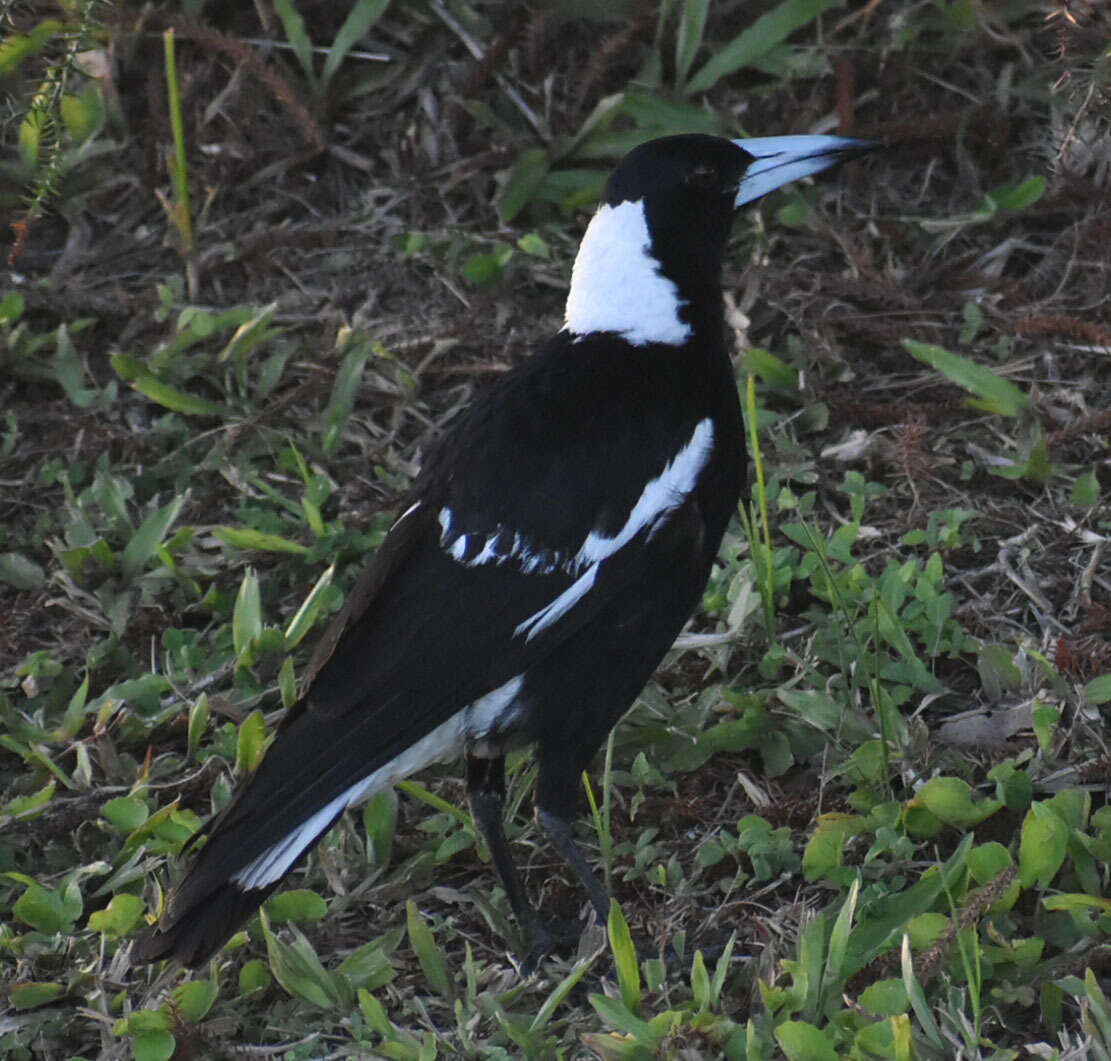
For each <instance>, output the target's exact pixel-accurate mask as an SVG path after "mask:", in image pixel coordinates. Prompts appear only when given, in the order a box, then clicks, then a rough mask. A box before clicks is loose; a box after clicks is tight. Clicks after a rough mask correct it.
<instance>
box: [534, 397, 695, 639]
mask: <svg viewBox="0 0 1111 1061" xmlns="http://www.w3.org/2000/svg"><path fill="white" fill-rule="evenodd" d="M713 445H714V422H713V421H712V420H711V419H710V418H709V417H707V418H706V419H705V420H700V421H699V422H698V424H697V425H696V426H695V429H694V433H693V434H692V435H691V437H690V440H689V441H688V442H687V443H686V444H685V445H684V446H683V448H682V449H681V450H679V452H678V453H676V454H675V456H674V457H672V458H671V460H670V461H668V462H667V466H666V467H665V468H664V470H663V471H662V472H660V474H659V475H657V476H656V478H655V479H651V480H649V482H648V484H647V485H646V486H645V487H644V489H643V490H642V491H641V492H640V497H638V498H637V501H636V504H635V505H633V508H632V511H631V512H630V513H629V518H628V519H627V520H626V521H625V525H624V526H623V527H622V528H621V529H620V530H619V531H618V532H617V533H616V534H615V535H614V536H613V537H612V538H611V537H609V536H608V535H605V534H600V533H599V532H598V531H596V530H593V531H591V532H590V533H589V534H588V535H587V536H586V540H585V541H584V542H583V543H582V546H581V547H580V548H579V551H578V552H577V553H576V554H575V557H574V561H573V565H574V568H573V569H574V570H582V568H583V566H584V565H588V566H586V570H585V571H584V572H583V574H582V575H580V576H579V577H578V578H577V579H576V580H575V581H574V582H573V583H572V584H571V585H570V586H568V587H567V589H565V590H564V591H563V592H562V593H561V594H560V595H559V596H558V597H556V598H555V600H553V601H552V602H551V603H550V604H547V605H545V606H544V607H543V608H541V609H540V611H538V612H534V613H533V614H532V615H530V616H529V617H528V618H527V619H526V620H525V621H524V622H523V623H521V624H520V625H519V626H518V627H517V628H516V629H515V630H514V631H513V636H514V637H520V636H521V634H525V635H526V636H525V641H526V642H528V641H531V640H532V639H533V638H534V637H535V636H536V635H537V634H539V633H540V632H541V631H543V630H546V629H547V628H548V627H549V626H551V625H552V624H553V623H555V622H557V621H558V620H559V619H560V618H562V617H563V616H564V615H566V614H567V612H568V611H570V609H571V608H572V607H574V605H576V604H577V603H578V602H579V601H580V600H582V598H583V597H584V596H585V595H586V594H587V592H588V591H589V590H591V589H593V587H594V583H595V581H596V580H597V578H598V567H599V565H600V564H601V563H602V562H603V561H604V560H606V559H608V558H609V557H611V556H613V554H614V553H616V552H617V551H618V550H619V549H621V548H623V547H624V546H626V545H628V543H629V542H631V541H632V540H633V538H635V537H636V536H637V535H638V534H639V533H640V532H641V531H642V530H643V529H644V528H645V527H652V526H653V525H654V524H656V523H657V522H658V521H659V520H660V519H661V518H662V517H663V516H665V515H666V514H667V513H668V512H670V511H671V510H672V509H675V508H678V507H679V506H680V505H681V504H682V503H683V500H684V498H686V497H687V495H688V494H690V492H691V491H692V490H693V489H694V487H695V484H696V483H697V482H698V477H699V475H701V474H702V469H703V468H705V467H706V462H707V461H708V460H709V459H710V452H711V450H712V449H713Z"/></svg>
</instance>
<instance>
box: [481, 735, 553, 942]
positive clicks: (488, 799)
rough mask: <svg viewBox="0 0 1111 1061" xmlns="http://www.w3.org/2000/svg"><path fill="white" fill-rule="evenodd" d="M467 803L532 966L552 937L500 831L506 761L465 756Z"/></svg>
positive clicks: (499, 758) (503, 806) (502, 830)
mask: <svg viewBox="0 0 1111 1061" xmlns="http://www.w3.org/2000/svg"><path fill="white" fill-rule="evenodd" d="M466 761H467V802H468V803H469V804H470V807H471V817H472V818H474V822H475V825H477V826H478V831H479V832H480V833H482V837H483V839H484V840H485V841H486V846H487V847H488V848H490V856H491V857H492V858H493V860H494V868H495V869H496V870H497V871H498V876H500V877H501V879H502V884H503V885H504V887H505V894H506V896H507V897H508V899H509V905H510V906H511V907H512V909H513V916H514V917H516V919H517V924H518V925H519V926H520V928H521V934H522V936H523V937H524V949H525V960H526V962H527V963H532V962H533V961H535V960H536V959H538V958H540V957H542V956H543V955H544V954H546V953H547V952H548V951H549V950H550V949H551V944H552V938H551V933H549V932H548V930H547V928H546V927H545V925H544V923H543V922H542V921H541V920H540V917H539V915H538V914H537V913H536V911H535V910H534V909H533V907H532V903H530V902H529V900H528V896H527V895H526V894H525V888H524V885H523V884H522V883H521V877H520V874H519V873H518V872H517V867H516V866H515V865H514V864H513V859H512V858H511V857H510V854H509V844H508V843H507V842H506V839H505V830H504V829H503V828H502V814H503V812H504V809H505V759H504V757H501V756H499V757H498V758H496V759H480V758H478V757H477V756H472V755H468V756H467V760H466Z"/></svg>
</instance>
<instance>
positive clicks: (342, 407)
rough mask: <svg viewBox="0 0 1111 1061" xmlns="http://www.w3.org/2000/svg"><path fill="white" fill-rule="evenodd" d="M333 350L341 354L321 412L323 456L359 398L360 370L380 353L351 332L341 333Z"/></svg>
mask: <svg viewBox="0 0 1111 1061" xmlns="http://www.w3.org/2000/svg"><path fill="white" fill-rule="evenodd" d="M336 346H337V347H342V348H343V350H344V354H343V360H342V361H341V362H340V366H339V369H338V370H337V372H336V379H335V382H334V383H333V384H332V395H331V397H330V398H329V399H328V408H327V409H326V410H325V411H324V422H325V424H326V425H327V427H326V428H325V430H324V441H323V443H322V445H323V447H324V452H325V453H328V454H332V453H334V452H335V450H336V447H337V446H338V445H339V443H340V439H341V438H342V437H343V430H344V427H345V426H346V425H347V419H348V417H349V416H350V415H351V410H352V409H354V408H355V400H356V398H358V396H359V388H360V387H361V386H362V382H363V370H364V369H365V367H366V363H367V361H368V360H369V359H370V358H371V357H373V356H374V354H375V353H376V352H377V351H378V350H379V349H381V348H380V347H379V346H378V345H377V344H376V343H373V342H371V341H370V340H369V339H366V338H361V337H359V336H358V335H356V334H355V333H352V332H341V334H340V338H339V340H337V342H336Z"/></svg>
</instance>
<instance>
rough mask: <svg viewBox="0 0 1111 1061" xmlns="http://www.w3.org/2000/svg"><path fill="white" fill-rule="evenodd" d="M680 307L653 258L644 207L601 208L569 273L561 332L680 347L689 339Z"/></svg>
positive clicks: (639, 204)
mask: <svg viewBox="0 0 1111 1061" xmlns="http://www.w3.org/2000/svg"><path fill="white" fill-rule="evenodd" d="M684 305H686V303H685V302H684V300H683V299H681V298H680V297H679V289H678V288H677V287H676V286H675V284H674V283H673V282H672V281H671V280H669V279H668V278H667V277H666V276H664V275H663V274H662V273H661V272H660V263H659V261H658V259H657V258H656V257H655V255H653V253H652V237H651V235H650V234H649V232H648V220H647V218H646V217H645V216H644V201H643V200H642V199H637V200H636V201H634V202H624V203H618V204H617V206H610V205H608V204H604V205H603V206H602V207H600V208H599V210H598V212H597V213H596V214H595V215H594V217H593V219H592V220H591V222H590V224H589V225H588V226H587V229H586V233H585V234H584V235H583V241H582V244H581V246H580V247H579V253H578V255H577V256H576V258H575V266H574V268H573V269H572V270H571V290H570V291H569V292H568V294H567V309H566V312H565V315H564V323H563V328H564V331H569V332H571V333H572V334H573V335H579V336H581V335H589V334H591V333H592V332H614V333H616V334H617V335H620V336H621V337H622V338H624V339H626V340H627V341H628V342H630V343H632V344H633V345H634V346H644V345H645V344H646V343H666V344H668V345H669V346H681V345H682V344H683V343H685V342H686V341H687V340H688V339H689V338H690V337H691V334H692V332H691V326H690V325H689V324H687V322H686V321H684V320H683V319H682V318H681V317H680V316H679V310H680V309H681V308H682V307H683V306H684Z"/></svg>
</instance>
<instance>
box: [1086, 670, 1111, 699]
mask: <svg viewBox="0 0 1111 1061" xmlns="http://www.w3.org/2000/svg"><path fill="white" fill-rule="evenodd" d="M1084 698H1085V699H1086V700H1087V701H1088V703H1089V704H1106V703H1107V702H1108V701H1109V700H1111V674H1101V675H1100V676H1099V677H1098V678H1093V679H1092V680H1091V681H1090V682H1088V684H1087V685H1085V686H1084Z"/></svg>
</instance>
